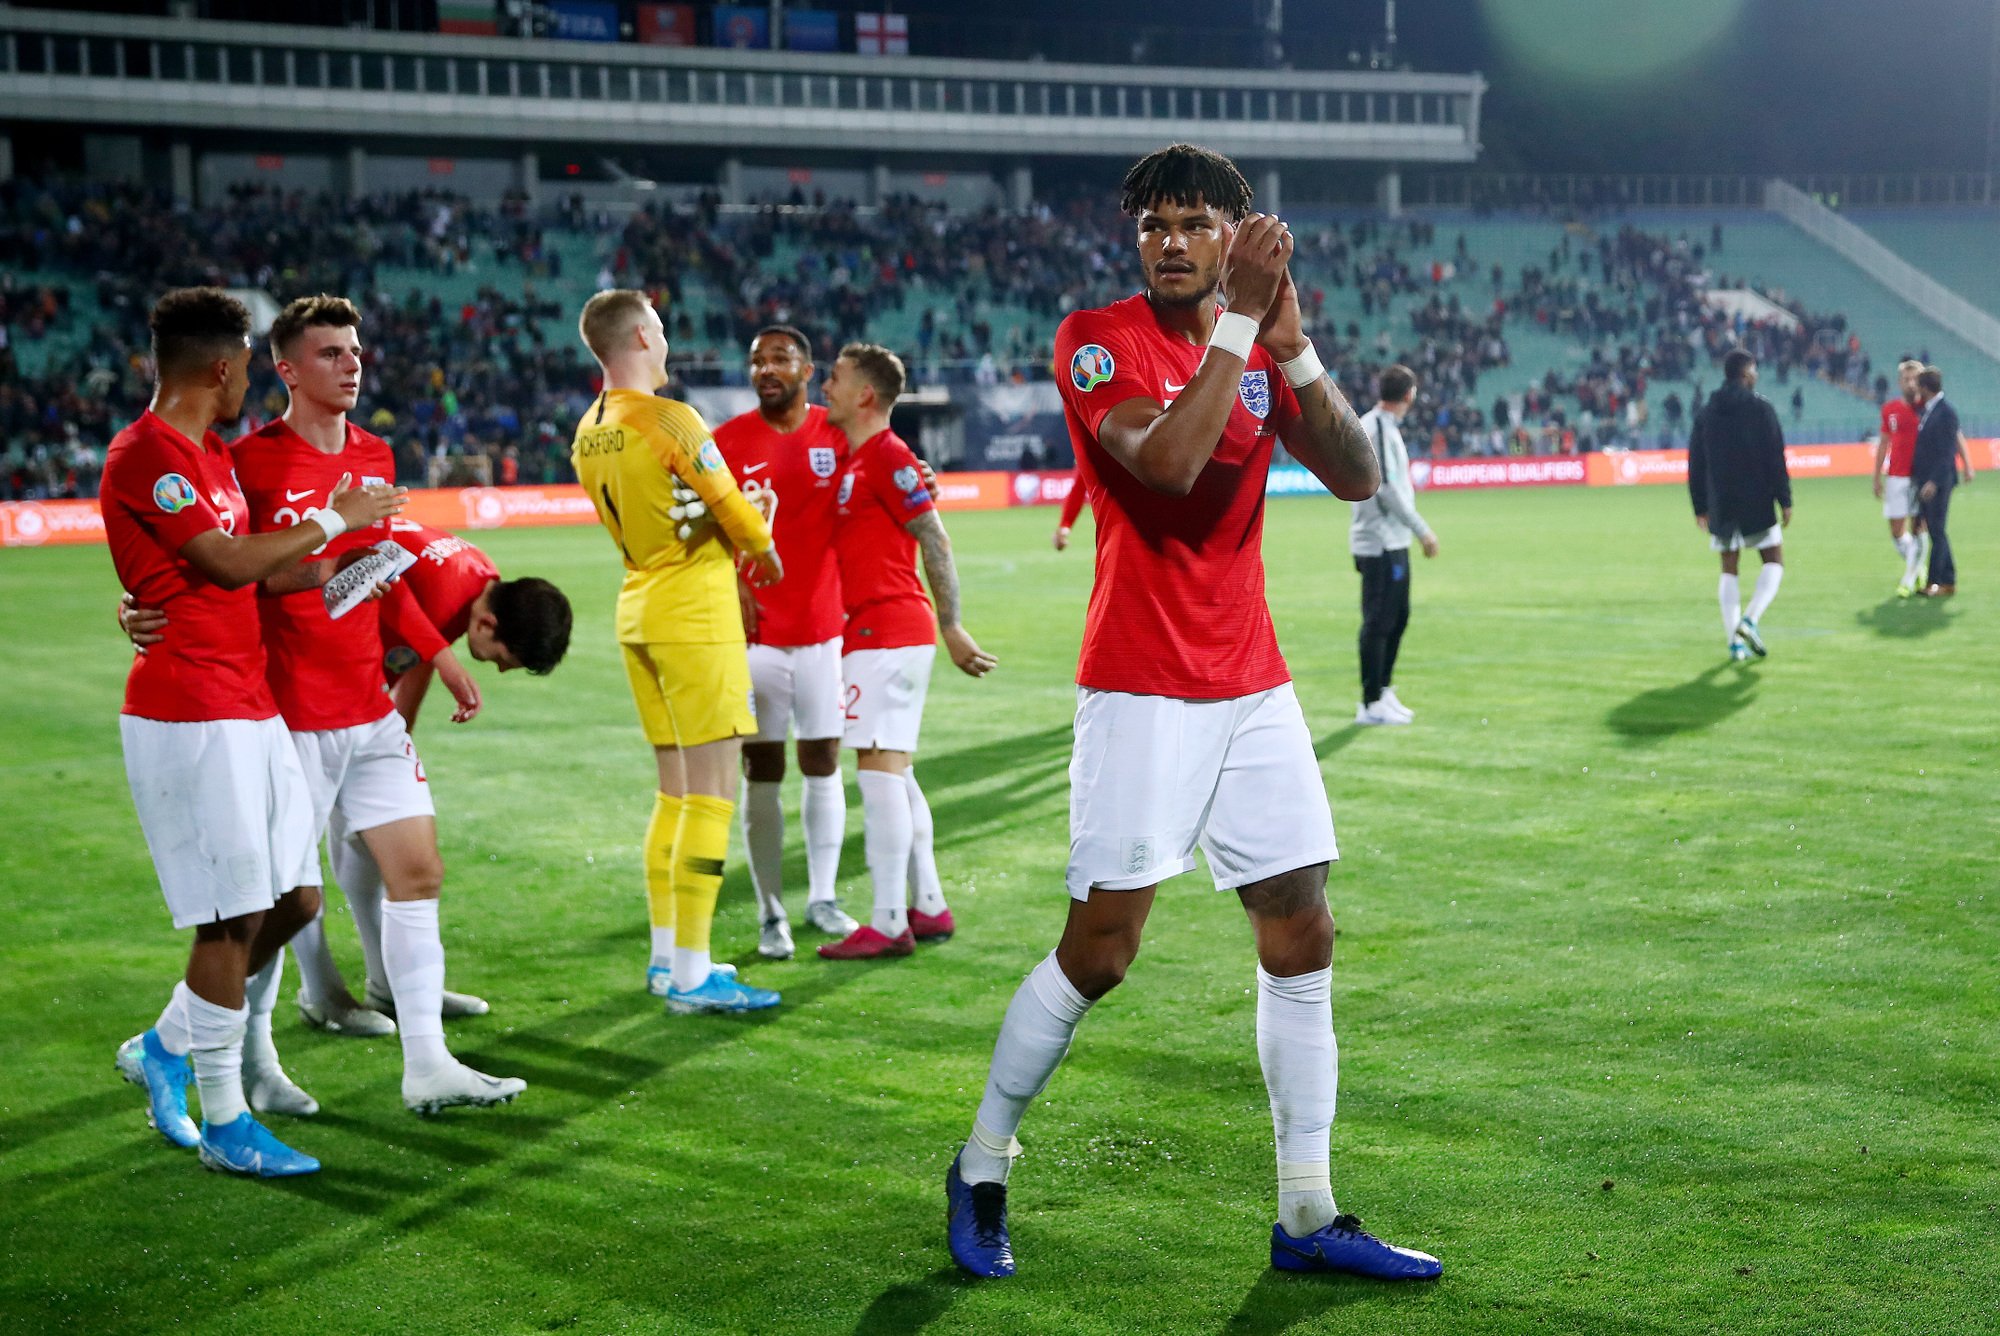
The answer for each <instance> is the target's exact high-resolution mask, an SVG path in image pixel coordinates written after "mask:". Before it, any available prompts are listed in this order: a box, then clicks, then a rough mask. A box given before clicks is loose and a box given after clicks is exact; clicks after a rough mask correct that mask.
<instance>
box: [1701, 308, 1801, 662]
mask: <svg viewBox="0 0 2000 1336" xmlns="http://www.w3.org/2000/svg"><path fill="white" fill-rule="evenodd" d="M1722 377H1723V380H1722V388H1721V389H1719V390H1717V391H1716V392H1715V393H1714V394H1712V395H1710V396H1709V400H1708V402H1707V403H1706V404H1704V405H1702V409H1701V411H1700V412H1699V413H1697V414H1695V419H1694V430H1693V431H1692V432H1691V433H1690V434H1689V436H1688V498H1689V499H1690V500H1691V501H1693V502H1694V522H1695V525H1696V526H1697V527H1698V528H1700V529H1702V530H1704V531H1706V532H1707V534H1708V545H1709V547H1710V548H1711V549H1713V550H1714V551H1716V552H1719V553H1720V554H1721V555H1722V584H1721V589H1720V596H1721V600H1722V629H1723V631H1724V633H1725V634H1727V635H1728V637H1729V657H1730V658H1731V659H1733V660H1735V661H1737V662H1739V663H1740V662H1742V661H1743V660H1745V659H1747V658H1749V657H1750V656H1751V655H1752V654H1755V655H1757V656H1758V657H1759V658H1762V657H1763V656H1764V654H1765V653H1766V650H1765V648H1764V637H1763V635H1762V634H1761V633H1760V632H1759V630H1758V627H1757V619H1758V618H1760V617H1762V616H1763V615H1764V610H1765V609H1766V608H1768V607H1770V606H1771V600H1772V599H1775V598H1776V597H1777V596H1778V582H1779V581H1781V580H1783V579H1784V578H1785V565H1784V561H1785V550H1784V547H1783V545H1782V543H1781V542H1780V539H1781V538H1782V537H1783V529H1784V527H1785V526H1786V525H1788V524H1790V523H1791V522H1792V478H1791V473H1790V471H1789V470H1788V469H1786V467H1785V433H1784V429H1783V428H1782V427H1780V426H1779V425H1778V411H1777V410H1776V409H1775V408H1773V407H1771V401H1770V400H1769V399H1766V398H1764V397H1763V396H1762V395H1760V394H1758V393H1757V392H1756V387H1757V361H1756V359H1755V358H1753V357H1751V356H1750V354H1749V353H1747V352H1745V351H1744V350H1743V349H1741V348H1732V349H1730V350H1729V353H1728V355H1727V356H1725V357H1724V358H1723V359H1722ZM1746 547H1753V548H1755V549H1757V555H1758V557H1760V558H1761V559H1762V561H1763V565H1762V567H1761V568H1759V570H1758V572H1757V588H1756V591H1755V592H1754V593H1753V594H1751V596H1750V607H1749V609H1748V610H1747V611H1746V610H1745V609H1744V608H1743V605H1742V602H1741V601H1740V600H1741V595H1740V593H1739V587H1738V585H1737V577H1736V570H1737V560H1738V558H1739V557H1740V555H1741V554H1742V551H1743V549H1744V548H1746Z"/></svg>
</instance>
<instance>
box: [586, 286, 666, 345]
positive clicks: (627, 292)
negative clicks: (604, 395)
mask: <svg viewBox="0 0 2000 1336" xmlns="http://www.w3.org/2000/svg"><path fill="white" fill-rule="evenodd" d="M652 305H653V303H652V300H651V299H650V298H649V297H647V296H646V294H645V293H643V292H639V291H637V290H635V289H633V288H607V289H605V290H604V291H603V292H600V293H598V294H597V295H596V296H595V297H592V298H591V299H590V300H589V301H587V302H585V303H584V304H583V315H582V316H581V317H579V318H578V320H577V322H576V328H577V332H578V333H579V334H581V335H583V343H584V346H585V347H586V348H589V349H590V354H591V356H593V357H595V358H596V359H597V360H598V361H600V362H602V361H605V360H606V359H607V358H610V357H613V356H615V355H617V354H618V353H621V352H623V351H624V350H625V349H624V339H625V337H626V336H627V335H629V334H630V333H631V332H632V327H633V326H634V325H635V324H637V323H638V321H639V319H640V318H641V316H643V315H644V314H645V312H646V311H647V310H648V309H650V308H651V307H652Z"/></svg>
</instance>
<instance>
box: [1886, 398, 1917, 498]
mask: <svg viewBox="0 0 2000 1336" xmlns="http://www.w3.org/2000/svg"><path fill="white" fill-rule="evenodd" d="M1922 419H1923V414H1922V413H1920V412H1918V410H1916V409H1914V408H1912V407H1910V405H1908V404H1907V403H1905V402H1903V401H1902V400H1901V399H1891V400H1890V401H1889V402H1888V403H1886V404H1883V405H1882V439H1883V440H1885V441H1887V442H1888V443H1889V458H1888V460H1887V461H1886V464H1885V468H1884V471H1885V472H1886V473H1887V474H1888V475H1889V476H1890V477H1892V478H1907V477H1909V476H1910V461H1911V460H1913V459H1915V458H1916V454H1917V423H1918V422H1920V421H1921V420H1922Z"/></svg>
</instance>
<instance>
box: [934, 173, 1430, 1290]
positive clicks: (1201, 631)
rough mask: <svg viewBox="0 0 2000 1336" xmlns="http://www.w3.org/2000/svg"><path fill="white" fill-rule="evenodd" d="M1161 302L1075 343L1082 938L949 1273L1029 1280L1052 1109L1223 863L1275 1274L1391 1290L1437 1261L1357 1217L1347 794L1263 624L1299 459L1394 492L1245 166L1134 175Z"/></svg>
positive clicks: (990, 1136)
mask: <svg viewBox="0 0 2000 1336" xmlns="http://www.w3.org/2000/svg"><path fill="white" fill-rule="evenodd" d="M1121 204H1122V208H1123V210H1124V212H1126V213H1127V214H1129V215H1131V216H1132V217H1133V218H1135V219H1136V220H1137V224H1138V249H1139V260H1140V264H1141V266H1142V269H1143V271H1144V275H1145V285H1146V286H1145V290H1144V291H1143V292H1141V293H1140V294H1138V295H1137V296H1133V297H1129V298H1126V299H1125V300H1124V301H1121V302H1117V303H1115V304H1113V305H1111V306H1108V307H1105V308H1104V309H1102V310H1095V311H1078V312H1076V313H1074V314H1072V315H1070V316H1069V317H1068V318H1067V319H1065V320H1064V321H1063V322H1062V325H1061V327H1060V328H1059V329H1058V330H1057V331H1056V358H1055V364H1056V368H1057V374H1058V388H1059V390H1060V392H1061V394H1062V397H1063V410H1064V415H1065V417H1066V418H1067V419H1068V422H1069V431H1070V439H1071V441H1072V442H1073V444H1074V445H1075V447H1076V455H1077V460H1078V462H1079V464H1080V466H1081V467H1082V473H1083V477H1084V479H1085V480H1086V486H1087V487H1088V488H1089V498H1090V505H1091V511H1092V514H1093V515H1094V516H1095V518H1096V521H1097V566H1096V580H1095V583H1094V584H1093V586H1092V589H1091V595H1090V607H1089V613H1088V616H1087V620H1086V622H1085V627H1084V637H1083V653H1082V658H1081V661H1080V663H1079V664H1078V668H1077V683H1078V685H1079V686H1080V687H1081V688H1082V690H1081V691H1079V692H1078V702H1077V713H1076V744H1075V750H1076V754H1075V756H1074V758H1073V759H1072V761H1071V763H1070V775H1071V793H1070V857H1069V872H1068V883H1069V893H1070V897H1071V903H1070V906H1069V922H1068V924H1067V926H1066V927H1065V928H1064V930H1063V935H1062V940H1061V941H1060V943H1058V945H1057V946H1056V949H1055V950H1054V951H1052V952H1051V953H1050V954H1049V955H1048V957H1047V958H1046V959H1044V960H1043V961H1042V963H1041V964H1040V965H1038V966H1036V967H1035V969H1034V971H1033V972H1032V973H1031V974H1029V976H1028V978H1027V980H1026V981H1025V982H1024V983H1023V984H1022V985H1021V988H1020V990H1019V991H1018V992H1016V993H1015V995H1014V999H1013V1002H1012V1003H1011V1004H1010V1005H1009V1006H1008V1008H1007V1016H1006V1020H1005V1021H1004V1022H1003V1023H1002V1025H1001V1027H1000V1038H999V1041H998V1043H996V1044H995V1046H994V1050H993V1063H992V1068H991V1071H990V1074H989V1076H988V1078H987V1083H986V1093H985V1097H984V1098H983V1099H982V1100H981V1102H980V1105H979V1112H978V1116H977V1118H976V1119H975V1121H974V1123H973V1128H972V1136H971V1138H970V1139H969V1140H968V1141H967V1142H966V1144H965V1147H964V1148H963V1150H961V1152H960V1153H959V1156H958V1158H957V1159H955V1160H954V1161H953V1162H952V1166H951V1169H950V1170H949V1171H948V1172H947V1174H946V1177H945V1191H946V1198H947V1202H948V1212H949V1214H948V1225H947V1237H948V1242H949V1244H950V1247H951V1252H952V1256H953V1257H954V1259H956V1260H957V1262H958V1264H959V1265H960V1266H961V1267H963V1268H964V1269H966V1270H967V1271H969V1272H971V1273H973V1274H975V1275H981V1276H1008V1275H1012V1274H1013V1273H1014V1257H1013V1250H1012V1245H1011V1242H1010V1240H1009V1237H1008V1232H1007V1199H1006V1192H1007V1189H1006V1181H1007V1172H1008V1168H1009V1166H1010V1165H1011V1163H1012V1161H1013V1157H1014V1155H1015V1153H1016V1152H1017V1149H1018V1143H1017V1142H1016V1141H1015V1140H1014V1133H1015V1130H1016V1129H1017V1128H1018V1127H1019V1126H1020V1122H1021V1117H1022V1114H1023V1113H1024V1112H1025V1111H1026V1110H1027V1107H1028V1104H1029V1102H1030V1101H1031V1100H1032V1099H1033V1098H1034V1097H1035V1096H1036V1095H1037V1094H1039V1093H1040V1092H1041V1090H1042V1088H1043V1087H1044V1086H1045V1085H1047V1084H1048V1081H1049V1078H1050V1077H1051V1076H1053V1075H1054V1074H1055V1069H1056V1065H1057V1064H1058V1063H1059V1062H1061V1060H1062V1056H1063V1054H1064V1053H1065V1052H1066V1051H1068V1049H1069V1044H1070V1037H1071V1035H1072V1034H1073V1033H1074V1031H1075V1029H1076V1026H1077V1023H1078V1022H1079V1021H1080V1020H1082V1019H1083V1015H1084V1013H1085V1012H1086V1011H1088V1010H1089V1009H1090V1006H1091V1004H1092V1003H1094V1002H1095V1001H1096V1000H1097V999H1098V998H1101V997H1103V996H1104V995H1105V994H1106V993H1108V992H1110V991H1111V989H1112V988H1114V987H1115V986H1116V985H1117V984H1118V983H1119V981H1120V980H1122V979H1123V978H1124V977H1125V971H1126V969H1127V967H1128V966H1130V965H1131V963H1132V959H1133V957H1134V956H1135V955H1137V954H1138V950H1139V936H1140V930H1141V929H1142V928H1143V927H1144V925H1145V922H1146V915H1147V912H1148V911H1149V910H1150V909H1151V908H1152V905H1153V895H1154V891H1155V889H1156V888H1157V886H1158V884H1159V883H1160V882H1161V881H1163V880H1164V879H1166V878H1168V877H1172V876H1176V875H1178V874H1179V873H1182V872H1187V871H1189V870H1191V869H1192V868H1193V867H1194V851H1195V849H1196V847H1197V846H1199V847H1200V848H1202V849H1203V850H1204V851H1205V852H1206V853H1207V855H1208V863H1209V868H1210V870H1211V871H1212V873H1213V874H1214V878H1215V885H1216V887H1217V889H1220V890H1232V891H1235V892H1236V893H1237V895H1238V897H1239V898H1240V899H1241V901H1242V903H1243V908H1244V910H1245V912H1246V913H1247V914H1248V915H1249V918H1250V926H1251V929H1252V932H1253V935H1254V937H1255V941H1256V948H1257V965H1258V968H1257V1054H1258V1057H1259V1059H1260V1060H1261V1062H1262V1065H1263V1069H1264V1080H1265V1084H1266V1085H1267V1086H1268V1087H1269V1090H1270V1096H1271V1113H1272V1120H1273V1123H1274V1125H1275V1129H1276V1132H1277V1143H1278V1147H1277V1148H1278V1221H1277V1223H1276V1224H1275V1225H1274V1226H1273V1227H1272V1232H1271V1262H1272V1265H1274V1266H1277V1267H1281V1268H1284V1269H1287V1270H1298V1271H1318V1270H1343V1271H1356V1272H1360V1273H1362V1274H1366V1275H1371V1276H1378V1277H1382V1278H1385V1279H1388V1278H1417V1277H1428V1276H1434V1275H1436V1274H1438V1271H1439V1269H1440V1268H1439V1265H1438V1262H1437V1259H1435V1258H1433V1257H1429V1256H1427V1255H1425V1254H1422V1253H1415V1252H1410V1251H1407V1250H1404V1249H1399V1248H1395V1247H1393V1246H1391V1245H1389V1244H1386V1243H1383V1242H1381V1241H1380V1240H1378V1239H1376V1238H1375V1237H1374V1236H1372V1235H1369V1234H1365V1233H1363V1232H1362V1231H1361V1229H1360V1222H1359V1221H1357V1220H1356V1219H1355V1218H1354V1217H1353V1216H1351V1215H1339V1214H1337V1212H1336V1209H1335V1207H1334V1201H1333V1191H1332V1180H1331V1174H1330V1158H1331V1157H1330V1148H1329V1134H1330V1130H1331V1127H1332V1123H1333V1110H1334V1090H1335V1048H1334V1037H1333V1013H1332V1000H1331V992H1330V987H1331V980H1330V975H1331V970H1330V966H1331V963H1332V959H1333V918H1332V915H1331V914H1330V913H1329V912H1328V910H1327V902H1326V878H1327V870H1328V865H1329V864H1330V863H1331V862H1332V860H1333V859H1335V858H1336V857H1338V851H1337V849H1336V847H1335V843H1334V832H1333V817H1332V814H1331V812H1330V811H1329V809H1328V807H1327V800H1326V788H1325V783H1324V781H1323V780H1322V778H1321V775H1320V767H1319V761H1318V759H1317V758H1316V757H1315V756H1314V754H1313V741H1312V734H1311V733H1310V732H1308V731H1307V729H1306V722H1305V716H1304V715H1303V714H1302V713H1301V712H1300V709H1299V702H1298V697H1297V696H1296V695H1295V694H1294V693H1293V690H1292V684H1291V680H1290V674H1289V672H1288V671H1287V670H1286V667H1285V661H1284V659H1283V658H1282V657H1281V656H1280V655H1279V653H1278V644H1277V638H1276V636H1275V635H1274V633H1273V631H1272V627H1271V614H1270V610H1269V607H1268V605H1267V604H1266V602H1265V599H1264V565H1263V555H1262V535H1263V527H1264V487H1265V480H1266V475H1267V473H1268V472H1269V469H1270V464H1271V452H1272V449H1273V447H1274V445H1275V444H1276V442H1277V441H1278V440H1280V439H1282V440H1283V441H1284V444H1285V448H1286V449H1287V450H1288V451H1290V453H1291V455H1292V456H1293V458H1295V459H1297V460H1298V461H1299V463H1301V464H1303V465H1304V466H1305V467H1306V468H1308V469H1310V470H1311V471H1312V472H1313V474H1314V475H1315V476H1316V477H1318V478H1319V480H1320V481H1321V482H1323V483H1324V484H1326V487H1327V490H1329V491H1331V492H1332V493H1333V494H1334V495H1335V496H1337V497H1340V498H1341V499H1343V500H1350V501H1359V500H1364V499H1366V498H1367V497H1369V496H1371V495H1372V494H1373V493H1374V491H1375V489H1376V487H1377V486H1378V485H1379V484H1380V482H1381V476H1380V470H1379V468H1378V467H1377V464H1376V459H1375V454H1374V450H1373V448H1372V446H1371V444H1370V442H1369V440H1368V438H1367V435H1366V434H1365V433H1364V432H1363V431H1362V429H1361V424H1360V421H1359V419H1358V418H1357V417H1356V416H1355V413H1354V410H1353V409H1352V408H1351V407H1350V406H1349V405H1348V403H1347V401H1346V400H1345V399H1344V398H1343V397H1342V396H1341V394H1340V391H1339V390H1338V389H1337V388H1335V385H1334V382H1333V381H1332V380H1331V379H1330V378H1329V377H1328V376H1327V374H1326V372H1325V371H1324V369H1323V368H1322V367H1321V366H1320V362H1319V357H1318V355H1317V354H1316V353H1315V352H1314V351H1313V346H1312V344H1311V342H1310V341H1309V340H1308V339H1307V338H1306V336H1305V332H1304V330H1303V328H1302V326H1301V323H1300V318H1299V304H1298V294H1297V290H1296V289H1295V287H1294V286H1293V283H1292V278H1291V273H1290V268H1289V262H1290V260H1291V255H1292V238H1291V234H1290V232H1289V230H1288V229H1287V228H1286V227H1285V225H1284V224H1283V223H1282V222H1280V221H1279V220H1278V219H1277V218H1276V217H1273V216H1271V215H1267V214H1251V213H1250V212H1249V205H1250V187H1249V185H1248V184H1247V183H1246V182H1245V181H1244V179H1243V175H1242V173H1241V172H1239V171H1238V170H1237V169H1236V166H1235V164H1233V163H1231V162H1230V161H1229V160H1228V159H1227V158H1225V157H1222V156H1221V155H1220V154H1217V153H1214V152H1211V151H1209V150H1207V149H1202V148H1197V147H1194V146H1193V145H1188V144H1175V145H1172V146H1170V147H1168V148H1165V149H1162V150H1160V151H1159V152H1157V153H1154V154H1151V155H1150V156H1148V157H1146V158H1143V159H1141V160H1140V161H1139V162H1138V163H1137V164H1135V165H1134V166H1133V168H1132V170H1131V171H1130V172H1129V173H1127V175H1126V177H1125V183H1124V195H1123V199H1122V201H1121Z"/></svg>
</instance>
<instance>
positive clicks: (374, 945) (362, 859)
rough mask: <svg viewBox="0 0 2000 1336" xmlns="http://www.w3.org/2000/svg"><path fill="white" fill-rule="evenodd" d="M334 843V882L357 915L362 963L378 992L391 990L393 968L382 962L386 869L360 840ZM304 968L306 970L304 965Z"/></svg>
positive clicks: (350, 909) (355, 922) (355, 924)
mask: <svg viewBox="0 0 2000 1336" xmlns="http://www.w3.org/2000/svg"><path fill="white" fill-rule="evenodd" d="M330 844H331V845H332V862H333V879H334V881H336V882H337V883H339V885H340V894H341V895H342V897H344V898H345V899H346V901H347V912H348V913H350V914H352V915H353V916H354V931H355V934H356V935H357V936H358V937H360V938H361V960H362V962H363V964H364V965H365V967H366V968H367V971H368V975H367V977H368V978H369V979H372V980H373V981H374V983H375V986H376V987H377V988H378V989H380V988H387V987H388V986H389V967H388V966H387V965H385V964H383V963H382V869H381V868H379V867H377V866H376V865H375V855H373V854H371V853H369V852H368V846H367V845H365V844H363V843H362V842H361V841H360V840H359V839H350V840H333V841H330ZM321 917H325V916H324V915H322V916H321ZM294 940H295V941H296V940H297V939H296V938H295V939H294ZM300 969H301V970H303V969H304V965H303V963H301V965H300Z"/></svg>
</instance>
